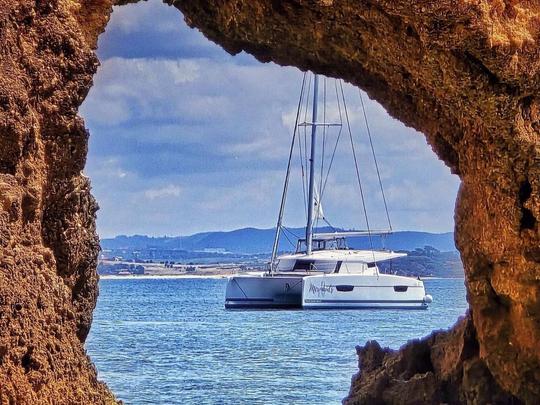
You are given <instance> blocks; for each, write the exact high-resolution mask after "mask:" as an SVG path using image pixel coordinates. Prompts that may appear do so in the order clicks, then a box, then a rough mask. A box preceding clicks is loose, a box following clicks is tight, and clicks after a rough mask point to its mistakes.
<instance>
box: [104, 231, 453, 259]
mask: <svg viewBox="0 0 540 405" xmlns="http://www.w3.org/2000/svg"><path fill="white" fill-rule="evenodd" d="M321 231H328V230H327V229H321ZM274 232H275V230H274V229H256V228H243V229H237V230H234V231H229V232H204V233H197V234H194V235H191V236H175V237H169V236H164V237H150V236H146V235H133V236H125V235H120V236H116V237H115V238H110V239H102V240H101V246H102V248H103V249H130V250H138V249H152V248H154V249H179V250H186V251H204V250H206V251H209V250H219V251H223V250H224V251H227V252H232V253H245V254H256V253H269V252H270V251H271V250H272V243H273V240H274ZM303 234H304V229H303V228H293V229H290V231H289V232H284V233H282V236H281V239H280V245H279V250H280V251H291V250H294V246H293V245H292V244H291V243H290V242H289V241H288V240H287V237H286V236H288V237H289V239H290V241H291V242H293V243H296V239H297V238H296V236H302V235H303ZM285 235H286V236H285ZM295 235H296V236H295ZM348 243H349V247H352V248H369V247H370V242H369V238H366V237H363V238H350V239H349V240H348ZM424 246H432V247H434V248H436V249H438V250H440V251H441V252H454V251H456V247H455V244H454V234H453V232H446V233H429V232H418V231H399V232H395V233H393V234H392V235H389V236H387V237H386V238H385V241H384V247H385V248H387V249H392V250H408V251H412V250H415V249H416V248H423V247H424ZM373 247H374V248H376V249H377V248H381V247H383V243H382V240H381V238H380V237H373Z"/></svg>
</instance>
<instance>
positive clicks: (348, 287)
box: [336, 285, 354, 292]
mask: <svg viewBox="0 0 540 405" xmlns="http://www.w3.org/2000/svg"><path fill="white" fill-rule="evenodd" d="M336 290H338V291H341V292H351V291H352V290H354V286H353V285H336Z"/></svg>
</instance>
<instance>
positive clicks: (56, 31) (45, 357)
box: [0, 0, 540, 404]
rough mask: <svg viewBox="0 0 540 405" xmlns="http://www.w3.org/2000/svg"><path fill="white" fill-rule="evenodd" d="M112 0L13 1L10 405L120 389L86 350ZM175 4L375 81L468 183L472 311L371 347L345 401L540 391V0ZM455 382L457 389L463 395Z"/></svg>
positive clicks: (295, 58) (2, 61)
mask: <svg viewBox="0 0 540 405" xmlns="http://www.w3.org/2000/svg"><path fill="white" fill-rule="evenodd" d="M124 2H132V1H124ZM111 3H112V0H47V1H45V0H0V403H2V404H4V403H16V404H18V403H23V404H24V403H56V404H60V403H106V402H113V401H114V399H113V397H112V395H111V394H110V393H109V392H108V391H107V389H106V388H105V387H104V385H102V384H101V383H99V382H97V379H96V373H95V371H94V369H93V367H92V365H91V363H90V361H89V360H88V358H87V357H86V355H85V353H84V349H83V345H82V343H83V342H84V339H85V337H86V335H87V333H88V330H89V327H90V323H91V319H92V310H93V307H94V305H95V300H96V296H97V276H96V272H95V264H96V255H97V252H98V241H97V238H96V234H95V226H94V220H95V211H96V209H97V206H96V204H95V202H94V200H93V198H92V197H91V195H90V187H89V183H88V180H87V179H86V178H84V177H83V176H82V175H81V173H80V172H81V169H82V168H83V166H84V163H85V155H86V148H87V137H88V134H87V132H86V130H85V128H84V124H83V122H82V121H81V119H80V118H78V117H77V109H78V107H79V105H80V104H81V103H82V101H83V99H84V97H85V96H86V94H87V92H88V90H89V88H90V86H91V84H92V81H91V80H92V75H93V74H94V73H95V70H96V67H97V60H96V57H95V55H94V54H93V49H94V48H95V46H96V41H97V37H98V35H99V33H100V32H102V31H103V29H104V27H105V25H106V23H107V20H108V17H109V15H110V12H111ZM168 3H171V4H174V6H176V7H178V8H179V9H180V10H182V11H183V12H184V15H185V16H186V19H187V20H188V22H189V23H190V24H192V25H194V26H197V27H199V28H200V29H201V30H202V31H203V32H204V33H205V35H207V36H208V37H209V38H210V39H212V40H214V41H216V42H218V43H220V44H221V45H222V46H223V47H224V48H225V49H227V50H228V51H230V52H232V53H235V52H239V51H240V50H246V51H248V52H250V53H253V54H254V55H255V56H256V57H257V58H259V59H260V60H262V61H269V60H273V61H276V62H278V63H281V64H292V65H296V66H299V67H301V68H304V69H308V68H309V69H313V70H315V71H317V72H320V73H325V74H328V75H333V76H339V77H342V78H344V79H346V80H348V81H350V82H352V83H354V84H356V85H358V86H360V87H362V88H363V89H365V90H366V91H367V92H368V93H369V94H370V96H371V97H373V98H374V99H376V100H377V101H379V102H380V103H381V104H382V105H384V106H385V107H386V108H387V110H388V111H389V112H390V114H392V115H393V116H395V117H396V118H398V119H400V120H401V121H402V122H404V123H406V124H407V125H410V126H412V127H414V128H416V129H418V130H419V131H421V132H423V133H424V134H425V135H426V137H427V139H428V142H429V143H430V144H431V146H432V147H433V150H434V151H435V152H436V153H437V154H438V156H439V157H440V158H441V159H442V160H444V161H445V162H446V164H447V165H448V166H449V167H450V168H451V169H452V170H453V172H454V173H456V174H458V175H459V176H460V178H461V180H462V185H461V187H460V191H459V195H458V200H457V203H456V215H455V218H456V235H457V236H456V239H457V244H458V247H459V249H460V252H461V254H462V259H463V262H464V265H465V271H466V286H467V291H468V300H469V303H470V308H471V319H472V320H469V321H462V322H461V323H460V324H458V326H456V327H455V328H454V329H453V330H452V331H450V332H448V333H437V334H436V335H434V336H433V337H431V338H428V339H427V340H425V341H421V342H412V343H411V344H409V345H407V346H405V347H404V348H403V349H402V350H401V351H400V352H399V353H397V354H396V353H394V354H391V353H386V352H384V351H381V350H379V349H378V347H377V346H376V345H375V344H373V343H371V344H368V345H367V347H366V348H365V349H363V350H360V357H361V362H362V364H364V370H363V371H362V372H361V373H360V374H359V378H358V379H355V381H354V384H353V387H352V389H351V394H350V396H349V398H348V399H347V401H348V402H351V403H355V402H358V403H367V402H369V401H368V400H367V398H378V399H380V398H382V399H381V400H382V401H386V400H388V401H390V402H391V401H392V398H396V397H392V395H393V394H392V393H393V392H397V391H398V390H400V391H401V392H406V393H408V394H407V395H408V396H409V393H410V397H411V398H413V395H414V394H415V393H416V394H418V395H420V393H423V394H422V395H425V397H424V398H429V400H448V401H449V402H452V401H456V402H471V403H475V402H476V403H477V402H478V401H483V400H486V401H491V402H497V401H506V400H510V399H509V398H511V397H510V395H512V396H514V397H515V398H516V399H515V400H514V401H517V400H518V399H519V400H520V401H522V402H525V403H536V402H537V401H538V398H540V349H539V344H538V342H539V341H540V234H539V225H538V219H540V157H539V154H540V96H539V94H540V92H539V90H540V75H539V72H540V43H539V40H540V4H539V3H538V1H535V0H529V1H522V2H519V1H515V0H514V1H511V0H504V1H503V0H499V1H487V0H476V1H468V0H452V1H450V0H438V1H434V0H430V1H428V0H423V1H421V0H419V1H414V2H411V1H405V0H388V1H383V0H371V1H358V0H355V1H353V0H283V1H270V0H249V1H247V0H212V1H209V0H198V1H195V0H176V1H173V0H169V1H168ZM396 141H398V142H399V140H396ZM449 198H451V196H449ZM463 324H465V325H466V326H463ZM463 342H466V343H463ZM464 345H465V346H466V349H463V348H462V346H464ZM428 353H429V356H428ZM457 353H460V354H457ZM427 357H429V359H430V363H428V362H427ZM430 373H431V374H430ZM441 381H446V382H449V384H451V386H452V387H455V388H456V390H457V393H456V394H455V395H453V396H449V395H450V394H449V391H448V390H446V389H445V388H444V387H442V386H441V384H442V383H441ZM445 384H446V383H445ZM486 387H488V388H489V389H487V388H486ZM501 390H503V391H506V392H507V393H508V394H504V393H503V391H501ZM381 392H382V394H381ZM385 392H387V394H385ZM486 392H487V394H486ZM490 393H492V394H490ZM380 395H383V396H382V397H381V396H380ZM384 395H387V396H386V397H385V396H384ZM489 395H492V397H491V398H490V399H489V400H488V398H489ZM441 398H442V399H441ZM366 401H367V402H366Z"/></svg>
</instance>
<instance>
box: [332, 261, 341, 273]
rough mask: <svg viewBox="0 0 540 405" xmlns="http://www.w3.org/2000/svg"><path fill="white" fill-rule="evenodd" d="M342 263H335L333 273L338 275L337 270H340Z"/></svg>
mask: <svg viewBox="0 0 540 405" xmlns="http://www.w3.org/2000/svg"><path fill="white" fill-rule="evenodd" d="M342 263H343V262H337V264H336V269H335V270H334V273H339V269H341V264H342Z"/></svg>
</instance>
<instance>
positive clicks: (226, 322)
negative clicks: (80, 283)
mask: <svg viewBox="0 0 540 405" xmlns="http://www.w3.org/2000/svg"><path fill="white" fill-rule="evenodd" d="M225 282H226V281H225V280H212V279H138V280H137V279H135V280H134V279H104V280H101V281H100V296H99V300H98V305H97V308H96V311H95V313H94V323H93V326H92V331H91V333H90V336H89V338H88V341H87V344H86V347H87V350H88V354H89V355H90V356H91V358H92V359H93V360H94V363H95V364H96V366H97V369H98V372H99V377H100V378H101V379H102V380H104V381H105V382H106V383H107V384H108V385H109V387H110V388H111V389H112V390H113V392H114V393H115V394H116V395H117V397H118V398H119V399H122V400H123V401H125V402H126V403H127V404H235V405H236V404H312V403H317V404H339V403H340V401H341V399H342V398H343V397H345V396H346V395H347V392H348V389H349V385H350V381H351V377H352V375H353V374H354V373H356V372H357V371H358V370H357V357H356V351H355V346H356V345H359V344H364V343H365V342H366V341H367V340H371V339H377V340H378V341H379V342H380V343H381V345H386V346H390V347H392V348H398V347H399V346H401V345H402V344H404V343H405V342H406V341H407V340H408V339H412V338H417V337H421V336H424V335H427V334H429V333H430V332H431V331H432V330H433V329H440V328H447V327H449V326H450V325H452V324H453V323H454V322H455V321H456V319H457V318H458V316H460V315H462V314H463V313H464V312H465V309H466V308H467V303H466V301H465V288H464V285H463V280H462V279H445V280H442V279H438V280H426V281H425V285H426V289H427V291H428V293H430V294H432V295H433V297H434V302H433V304H432V305H431V307H430V308H429V309H428V310H426V311H411V310H360V311H354V310H345V311H343V310H342V311H331V310H324V311H302V310H296V311H236V310H225V309H224V308H223V295H224V291H225Z"/></svg>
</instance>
